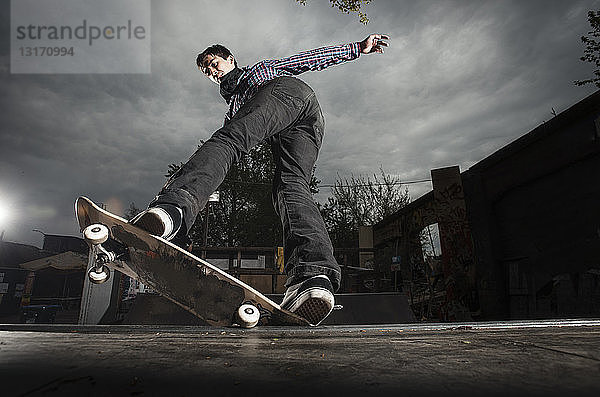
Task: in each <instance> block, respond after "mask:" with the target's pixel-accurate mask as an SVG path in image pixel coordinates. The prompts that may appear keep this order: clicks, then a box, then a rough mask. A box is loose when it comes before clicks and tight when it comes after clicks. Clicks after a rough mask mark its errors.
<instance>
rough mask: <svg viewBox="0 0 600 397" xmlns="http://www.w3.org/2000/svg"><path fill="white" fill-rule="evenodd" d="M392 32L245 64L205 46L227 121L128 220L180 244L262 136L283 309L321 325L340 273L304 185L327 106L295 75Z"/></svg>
mask: <svg viewBox="0 0 600 397" xmlns="http://www.w3.org/2000/svg"><path fill="white" fill-rule="evenodd" d="M388 39H389V38H388V37H387V36H386V35H382V34H372V35H370V36H369V37H367V38H366V39H365V40H363V41H361V42H358V43H350V44H344V45H338V46H329V47H322V48H318V49H315V50H311V51H306V52H302V53H300V54H297V55H293V56H291V57H288V58H283V59H278V60H265V61H261V62H259V63H257V64H255V65H254V66H249V67H243V68H241V69H240V68H238V67H237V61H236V59H235V58H234V56H233V55H232V54H231V52H230V51H229V50H228V49H227V48H225V47H223V46H221V45H214V46H211V47H209V48H207V49H206V50H205V51H204V52H202V53H201V54H200V55H198V58H197V60H196V63H197V65H198V67H199V68H200V70H202V72H203V73H204V74H205V75H206V76H207V77H208V78H209V79H210V80H212V81H213V82H215V83H217V84H219V87H220V93H221V95H222V96H223V98H225V101H226V102H227V103H228V104H229V111H228V112H227V114H226V116H225V123H224V125H223V127H222V128H220V129H219V130H217V131H216V132H215V133H214V134H213V135H212V137H211V138H210V139H209V140H207V141H206V142H205V143H204V144H203V145H202V146H201V147H200V148H199V149H198V150H197V151H196V152H195V153H194V154H193V155H192V157H191V158H190V159H189V160H188V162H187V163H186V164H184V165H183V166H182V167H181V169H180V170H179V171H178V172H177V173H175V174H174V175H173V176H172V177H171V178H170V179H169V181H168V182H167V184H166V185H165V186H164V187H163V189H162V190H161V191H160V193H159V194H158V195H157V196H156V198H155V199H154V200H153V201H152V202H151V203H150V205H149V208H148V209H147V210H145V211H143V212H142V213H140V214H139V215H138V216H136V217H135V218H134V219H133V220H132V221H131V222H132V223H134V224H136V225H138V226H140V227H141V228H143V229H145V230H147V231H149V232H150V233H152V234H155V235H158V236H161V237H163V238H166V239H167V240H171V241H173V242H175V243H176V244H182V243H183V242H184V241H186V239H187V232H188V231H189V228H190V227H191V226H192V224H193V223H194V220H195V218H196V215H197V214H198V213H199V212H200V210H201V209H202V208H203V207H204V206H205V205H206V203H207V201H208V197H209V196H210V194H211V193H212V192H213V191H214V190H215V189H216V188H217V187H218V186H219V185H220V184H221V182H222V181H223V179H225V176H226V174H227V171H228V170H229V167H230V166H231V164H232V163H233V162H235V161H237V160H238V159H239V158H240V156H242V155H244V154H246V153H248V151H249V150H250V149H252V148H253V147H254V146H256V145H257V144H259V143H261V142H263V141H268V142H269V143H270V145H271V149H272V151H273V159H274V161H275V164H276V169H275V176H274V178H273V203H274V206H275V210H276V211H277V213H278V214H279V215H280V217H281V222H282V225H283V234H284V236H283V238H284V250H285V253H284V256H285V272H286V274H287V277H288V278H287V283H286V286H287V291H286V294H285V296H284V299H283V302H282V304H281V306H282V307H283V308H285V309H288V310H290V311H292V312H294V313H296V314H298V315H300V316H303V317H304V318H306V319H307V320H308V321H309V322H310V323H311V324H313V325H317V324H319V323H320V322H321V321H323V320H324V319H325V317H327V316H328V315H329V313H331V310H332V309H333V306H334V295H333V293H334V292H335V291H336V290H337V289H338V288H339V285H340V281H341V272H340V267H339V265H338V264H337V262H336V260H335V258H334V256H333V247H332V244H331V241H330V239H329V235H328V233H327V229H326V228H325V224H324V222H323V218H322V217H321V214H320V213H319V210H318V208H317V206H316V204H315V202H314V200H313V197H312V194H311V192H310V189H309V183H310V180H311V177H312V171H313V167H314V164H315V162H316V160H317V155H318V152H319V149H320V147H321V141H322V139H323V132H324V119H323V113H322V112H321V108H320V106H319V103H318V101H317V98H316V97H315V93H314V92H313V90H312V89H311V88H310V87H309V86H308V85H307V84H306V83H304V82H303V81H301V80H299V79H297V78H294V77H292V76H294V75H298V74H300V73H304V72H307V71H316V70H322V69H325V68H326V67H328V66H331V65H336V64H339V63H342V62H346V61H351V60H354V59H356V58H358V57H359V56H360V55H361V54H371V53H383V47H386V46H387V42H386V41H385V40H388Z"/></svg>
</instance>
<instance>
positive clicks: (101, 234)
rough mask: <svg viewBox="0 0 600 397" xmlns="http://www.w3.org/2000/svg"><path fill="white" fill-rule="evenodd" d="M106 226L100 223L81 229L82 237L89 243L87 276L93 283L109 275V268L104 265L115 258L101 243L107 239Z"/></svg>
mask: <svg viewBox="0 0 600 397" xmlns="http://www.w3.org/2000/svg"><path fill="white" fill-rule="evenodd" d="M108 234H109V233H108V228H107V227H106V226H104V225H102V224H100V223H94V224H92V225H89V226H88V227H86V228H85V229H84V230H83V238H84V240H85V241H86V242H87V243H88V244H89V245H90V254H89V259H88V269H89V270H88V277H89V279H90V281H91V282H92V283H94V284H102V283H104V282H106V281H107V280H108V279H109V277H110V269H109V268H108V266H106V264H107V263H110V262H112V261H114V260H115V259H117V255H116V254H115V253H114V252H112V251H107V250H106V249H105V248H104V247H103V246H102V243H104V242H106V240H108Z"/></svg>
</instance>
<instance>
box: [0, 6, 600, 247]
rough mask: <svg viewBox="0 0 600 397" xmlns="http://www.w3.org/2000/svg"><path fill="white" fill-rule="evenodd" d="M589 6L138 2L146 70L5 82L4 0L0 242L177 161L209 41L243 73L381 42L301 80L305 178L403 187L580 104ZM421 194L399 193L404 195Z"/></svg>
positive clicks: (206, 132) (116, 195)
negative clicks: (308, 103)
mask: <svg viewBox="0 0 600 397" xmlns="http://www.w3.org/2000/svg"><path fill="white" fill-rule="evenodd" d="M599 4H600V3H599V2H598V1H591V0H589V1H586V0H579V1H571V2H564V1H558V0H555V1H526V2H523V1H520V2H519V1H503V2H495V1H472V2H469V1H466V2H465V1H436V2H409V1H392V0H388V1H383V0H377V1H375V2H372V3H371V4H369V6H368V7H367V13H368V14H369V17H370V20H371V22H370V23H369V25H367V26H363V25H361V24H360V23H359V22H358V19H357V17H356V16H355V15H346V14H342V13H339V12H338V11H337V10H336V9H333V8H331V7H330V6H329V3H328V2H326V1H317V0H314V1H311V2H308V4H307V5H306V6H301V5H299V4H297V3H296V2H295V1H293V0H284V1H282V0H269V1H266V0H260V1H259V0H253V1H230V2H223V1H212V0H204V1H191V0H188V1H178V2H177V3H176V6H175V5H174V3H172V2H153V3H152V7H153V8H152V25H151V37H152V73H151V74H149V75H141V74H140V75H136V74H131V75H127V74H123V75H119V74H117V75H102V74H77V75H14V74H10V73H9V68H8V63H9V58H8V53H9V46H8V43H9V39H8V38H9V35H10V30H9V28H8V26H9V22H10V13H9V7H8V2H5V3H3V5H2V6H1V7H0V20H1V21H2V22H3V23H2V24H0V34H1V35H2V36H3V37H4V40H1V41H0V89H1V90H2V92H3V93H4V95H3V96H2V97H0V107H1V110H2V112H0V122H1V124H0V125H1V129H0V191H3V190H4V191H9V192H10V193H12V194H13V195H14V196H15V197H18V200H17V206H18V207H19V208H20V210H19V216H18V219H19V222H18V224H15V225H13V226H14V227H12V228H11V229H10V230H8V231H7V234H6V238H7V239H12V240H15V241H25V242H37V241H38V240H39V236H38V235H36V234H35V233H32V232H31V229H32V228H39V229H42V230H44V231H45V232H47V233H64V234H77V233H78V230H77V225H76V223H75V220H74V216H73V208H72V207H73V202H74V200H75V198H76V197H77V196H78V195H80V194H84V195H88V196H90V197H91V198H92V199H94V200H96V201H99V202H105V203H113V204H111V205H113V206H114V207H115V208H114V210H115V211H117V212H119V211H121V210H122V209H125V208H127V207H128V205H129V203H130V202H135V203H136V205H137V206H138V207H142V206H144V205H146V204H147V202H148V201H149V200H151V199H152V197H153V196H154V195H155V194H156V192H157V190H158V189H160V187H161V186H162V184H163V183H164V180H165V178H164V173H165V172H166V170H167V167H168V164H170V163H179V162H180V161H185V160H186V159H187V158H188V157H189V156H190V155H191V154H192V153H193V151H194V150H195V148H196V145H197V144H198V143H199V141H200V140H203V139H207V138H208V137H209V136H210V135H211V133H212V132H213V131H215V130H216V129H217V128H219V127H220V125H221V124H222V120H223V115H224V113H225V111H226V105H225V103H224V101H223V100H222V98H221V97H220V96H219V94H218V87H217V86H215V85H214V84H212V83H210V82H209V81H208V80H207V79H205V78H203V76H202V74H201V73H200V72H199V71H198V70H197V69H196V67H195V57H196V55H197V54H198V53H199V52H200V51H202V50H203V49H204V48H205V47H206V46H208V45H210V44H214V43H222V44H225V45H226V46H228V47H229V48H230V49H231V50H232V51H233V52H234V54H235V55H236V57H237V59H238V60H239V61H240V63H241V64H242V65H245V64H252V63H254V62H256V61H259V60H261V59H266V58H278V57H284V56H287V55H291V54H293V53H295V52H298V51H302V50H307V49H311V48H315V47H318V46H321V45H329V44H338V43H344V42H350V41H358V40H362V39H363V38H364V37H366V36H367V34H369V33H370V32H371V31H377V32H383V33H388V34H390V35H391V37H392V39H391V41H390V44H391V46H390V48H389V49H387V50H386V53H385V54H384V55H381V56H379V55H369V56H361V58H360V59H358V60H356V61H353V62H348V63H346V64H343V65H338V66H335V67H332V68H330V69H327V70H325V71H323V72H318V73H309V74H304V75H302V76H301V78H302V79H303V80H305V81H306V82H308V83H309V84H310V85H311V86H312V87H313V89H314V90H315V92H317V96H318V99H319V101H320V103H321V105H322V108H323V111H324V114H325V118H326V135H325V138H324V142H323V148H322V151H321V153H320V156H319V161H318V163H317V164H318V168H317V177H318V178H319V179H321V180H322V181H323V183H325V184H331V183H333V182H334V181H335V179H336V178H337V176H338V175H340V176H343V177H344V176H349V175H350V173H351V172H354V173H355V174H356V173H361V174H364V175H371V174H373V173H377V172H378V170H379V167H380V166H383V168H384V169H385V170H386V171H387V172H389V173H392V174H394V175H397V176H399V177H400V178H401V179H403V180H415V179H423V178H428V177H429V173H430V170H431V169H432V168H437V167H443V166H449V165H456V164H458V165H460V166H461V169H462V170H465V169H467V168H468V167H469V166H471V165H473V164H474V163H475V162H477V161H479V160H481V159H483V158H485V157H486V156H488V155H489V154H491V153H492V152H493V151H495V150H497V149H499V148H501V147H502V146H503V145H505V144H507V143H509V142H510V141H512V140H514V139H516V138H518V137H519V136H521V135H523V134H525V133H526V132H528V131H530V130H531V129H533V128H535V127H536V126H537V125H539V124H540V123H542V122H543V121H544V120H547V119H549V118H550V117H551V114H550V111H551V109H552V108H554V109H556V110H557V111H559V112H560V111H562V110H565V109H566V108H568V107H569V106H571V105H573V104H574V103H576V102H577V101H579V100H580V99H583V98H584V97H585V96H587V95H589V94H590V93H591V92H592V91H593V88H591V87H584V88H581V87H575V86H574V85H573V83H572V82H573V80H576V79H581V78H585V77H586V76H588V75H590V74H591V69H590V67H589V66H588V65H586V64H584V63H583V62H581V61H579V57H580V56H581V54H582V51H583V48H582V46H581V44H580V39H579V38H580V36H581V35H583V34H585V32H586V31H587V30H588V27H587V19H586V12H587V10H588V9H594V8H597V7H598V5H599ZM428 189H430V185H428V184H427V183H425V184H417V185H410V192H411V196H412V197H413V198H416V197H418V196H419V195H420V194H422V193H425V192H426V191H427V190H428ZM325 190H326V189H323V191H322V194H320V195H319V197H320V198H323V197H324V195H326V194H327V191H325ZM35 209H37V210H35ZM15 212H17V210H15Z"/></svg>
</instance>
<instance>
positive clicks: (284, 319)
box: [75, 197, 309, 328]
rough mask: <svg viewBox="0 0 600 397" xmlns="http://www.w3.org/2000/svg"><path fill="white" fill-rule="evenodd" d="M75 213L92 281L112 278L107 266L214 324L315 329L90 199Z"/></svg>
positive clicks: (81, 200)
mask: <svg viewBox="0 0 600 397" xmlns="http://www.w3.org/2000/svg"><path fill="white" fill-rule="evenodd" d="M75 213H76V216H77V220H78V222H79V227H80V228H81V231H82V233H83V235H84V239H85V240H86V242H87V243H88V245H89V246H90V254H89V263H88V276H89V277H90V280H91V281H92V282H95V283H99V282H103V281H105V279H106V278H107V277H108V276H109V274H110V272H108V269H107V268H110V269H113V270H116V271H119V272H121V273H123V274H126V275H127V276H129V277H132V278H134V279H137V280H139V281H140V282H142V283H143V284H144V285H146V286H148V287H150V288H152V289H153V290H154V291H156V292H157V293H158V294H160V295H162V296H164V297H165V298H167V299H169V300H171V301H172V302H174V303H176V304H177V305H179V306H181V307H183V308H184V309H185V310H187V311H189V312H190V313H192V314H194V315H195V316H197V317H199V318H201V319H202V320H204V321H206V322H207V323H208V324H210V325H214V326H235V325H240V326H242V327H246V328H250V327H253V326H254V325H256V324H260V325H309V323H308V321H306V320H305V319H304V318H302V317H300V316H297V315H295V314H293V313H291V312H289V311H287V310H284V309H282V308H281V307H280V306H279V305H278V304H277V303H275V302H273V301H272V300H270V299H269V298H267V297H266V296H264V295H263V294H261V293H260V292H258V291H257V290H255V289H254V288H252V287H251V286H249V285H247V284H245V283H243V282H242V281H240V280H238V279H237V278H235V277H233V276H231V275H230V274H228V273H226V272H224V271H223V270H221V269H219V268H218V267H216V266H214V265H211V264H210V263H208V262H207V261H205V260H202V259H200V258H198V257H197V256H195V255H193V254H191V253H190V252H187V251H185V250H184V249H182V248H180V247H178V246H176V245H174V244H172V243H170V242H169V241H166V240H164V239H162V238H160V237H157V236H153V235H151V234H149V233H147V232H145V231H144V230H142V229H140V228H138V227H136V226H134V225H131V224H129V223H128V221H127V220H126V219H123V218H121V217H119V216H116V215H114V214H111V213H110V212H108V211H106V210H104V209H102V208H100V207H98V206H97V205H96V204H94V203H93V202H92V201H91V200H90V199H88V198H86V197H79V198H78V199H77V200H76V202H75Z"/></svg>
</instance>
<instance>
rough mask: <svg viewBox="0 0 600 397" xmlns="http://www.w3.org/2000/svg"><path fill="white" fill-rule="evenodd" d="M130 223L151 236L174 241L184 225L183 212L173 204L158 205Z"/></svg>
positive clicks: (137, 216) (141, 213) (140, 214)
mask: <svg viewBox="0 0 600 397" xmlns="http://www.w3.org/2000/svg"><path fill="white" fill-rule="evenodd" d="M129 222H130V223H131V224H133V225H135V226H137V227H139V228H140V229H144V230H145V231H147V232H148V233H150V234H153V235H155V236H159V237H162V238H164V239H165V240H172V239H173V238H174V237H175V236H176V235H177V233H179V230H180V229H181V226H182V225H183V211H182V210H181V208H179V207H177V206H175V205H172V204H158V205H156V206H155V207H150V208H148V209H147V210H145V211H142V212H140V213H139V214H138V215H136V216H135V217H134V218H133V219H132V220H131V221H129Z"/></svg>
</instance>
